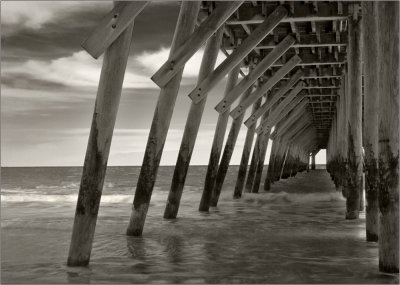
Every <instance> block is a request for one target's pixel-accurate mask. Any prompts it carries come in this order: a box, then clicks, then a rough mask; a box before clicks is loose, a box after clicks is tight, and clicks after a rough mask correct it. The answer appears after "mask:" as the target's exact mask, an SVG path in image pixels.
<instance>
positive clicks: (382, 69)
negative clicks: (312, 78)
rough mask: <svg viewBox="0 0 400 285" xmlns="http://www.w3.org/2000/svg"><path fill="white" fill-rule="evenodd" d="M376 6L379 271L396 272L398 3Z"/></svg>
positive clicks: (397, 219)
mask: <svg viewBox="0 0 400 285" xmlns="http://www.w3.org/2000/svg"><path fill="white" fill-rule="evenodd" d="M376 4H377V7H378V31H379V34H378V39H377V42H378V60H377V61H378V62H379V64H378V74H379V77H378V82H379V87H378V88H379V89H378V94H379V103H380V105H379V117H378V122H379V123H378V126H379V156H378V157H379V171H378V173H379V186H378V187H379V195H378V199H379V217H380V219H379V221H380V224H379V270H380V271H383V272H388V273H399V46H398V43H399V2H376Z"/></svg>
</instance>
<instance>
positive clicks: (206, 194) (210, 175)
mask: <svg viewBox="0 0 400 285" xmlns="http://www.w3.org/2000/svg"><path fill="white" fill-rule="evenodd" d="M239 70H240V63H239V64H238V65H237V66H236V67H235V68H234V69H233V70H232V71H231V72H230V73H229V76H228V82H227V83H226V88H225V95H227V94H228V93H229V92H230V91H231V90H232V89H233V87H234V86H235V85H236V83H237V78H238V74H239ZM228 118H229V113H228V112H225V113H222V114H219V115H218V122H217V126H216V128H215V133H214V139H213V144H212V148H211V154H210V159H209V162H208V167H207V173H206V179H205V182H204V188H203V193H202V195H201V200H200V205H199V211H201V212H208V210H209V208H210V203H211V197H212V191H213V189H214V185H215V180H216V178H217V171H218V164H219V159H220V157H221V151H222V144H223V142H224V137H225V131H226V126H227V124H228Z"/></svg>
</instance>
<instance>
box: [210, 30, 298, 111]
mask: <svg viewBox="0 0 400 285" xmlns="http://www.w3.org/2000/svg"><path fill="white" fill-rule="evenodd" d="M294 42H295V39H294V38H292V37H291V36H287V37H286V38H285V39H284V40H283V41H281V42H280V43H279V45H277V46H276V48H275V49H274V50H272V51H271V52H270V53H269V54H268V55H267V56H266V57H264V58H263V60H262V61H261V62H260V63H259V64H257V65H256V67H255V68H254V69H253V70H252V71H251V72H250V73H249V74H248V75H247V76H246V77H245V78H243V80H242V81H240V83H239V84H238V85H236V86H235V88H233V89H232V91H231V92H229V94H228V95H227V96H226V97H225V98H224V99H223V100H221V101H220V102H219V103H218V105H217V106H216V107H215V110H217V112H219V113H223V112H226V110H227V109H228V108H229V107H230V106H231V105H232V103H233V102H234V101H235V100H237V98H239V96H240V94H242V93H243V92H244V91H245V90H246V89H248V88H249V86H251V85H252V84H253V83H254V82H255V81H256V80H257V79H258V78H259V77H260V76H261V75H262V74H263V73H264V72H265V71H266V70H267V69H268V68H269V67H270V66H271V65H272V64H273V63H274V62H275V61H276V60H277V59H278V58H279V57H280V56H282V54H284V53H285V52H286V51H287V50H288V49H289V47H290V46H291V45H292V44H293V43H294Z"/></svg>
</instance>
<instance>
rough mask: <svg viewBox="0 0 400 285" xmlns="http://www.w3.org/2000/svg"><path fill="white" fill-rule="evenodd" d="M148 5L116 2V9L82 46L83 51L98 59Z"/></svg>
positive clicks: (103, 19) (144, 2)
mask: <svg viewBox="0 0 400 285" xmlns="http://www.w3.org/2000/svg"><path fill="white" fill-rule="evenodd" d="M148 3H149V2H148V1H140V2H126V1H118V2H115V5H114V8H113V9H112V10H111V11H110V12H109V13H107V15H105V16H104V17H103V18H102V19H101V21H100V23H98V25H97V26H96V28H95V29H94V31H93V32H92V33H91V34H90V36H89V37H88V38H87V39H86V40H85V41H84V42H83V43H82V44H81V45H82V47H83V49H85V50H86V51H87V52H88V53H89V54H90V55H91V56H92V57H94V58H96V59H97V58H98V57H99V56H100V55H102V54H103V53H104V51H105V50H106V49H107V48H108V47H109V46H110V45H111V44H112V43H113V42H114V41H115V40H116V39H117V38H118V37H119V36H120V35H121V34H122V33H123V32H124V31H125V30H126V29H127V28H128V27H129V26H130V24H131V23H133V21H134V20H135V18H136V16H137V15H139V14H140V12H142V10H143V9H144V8H145V7H146V5H147V4H148Z"/></svg>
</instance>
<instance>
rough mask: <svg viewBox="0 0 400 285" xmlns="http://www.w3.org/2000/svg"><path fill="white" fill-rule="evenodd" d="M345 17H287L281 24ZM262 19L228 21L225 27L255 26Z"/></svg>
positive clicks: (259, 16) (258, 16)
mask: <svg viewBox="0 0 400 285" xmlns="http://www.w3.org/2000/svg"><path fill="white" fill-rule="evenodd" d="M346 19H347V17H346V16H343V15H332V16H318V15H310V16H306V17H295V16H289V17H286V18H285V19H283V20H282V23H292V22H293V23H297V22H310V21H319V22H329V21H334V20H346ZM262 20H263V17H262V16H261V15H256V16H255V17H254V18H253V19H248V20H228V21H226V24H227V25H243V24H245V25H257V24H260V23H262Z"/></svg>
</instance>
